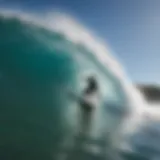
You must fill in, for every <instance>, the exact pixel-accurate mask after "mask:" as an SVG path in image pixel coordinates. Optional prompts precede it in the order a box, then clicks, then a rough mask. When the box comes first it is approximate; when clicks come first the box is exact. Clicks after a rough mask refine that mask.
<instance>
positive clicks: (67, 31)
mask: <svg viewBox="0 0 160 160" xmlns="http://www.w3.org/2000/svg"><path fill="white" fill-rule="evenodd" d="M0 16H3V17H6V18H13V17H16V18H18V19H20V20H22V22H27V23H33V24H35V25H38V26H39V25H40V26H42V27H44V28H46V29H49V30H51V31H54V32H60V33H61V34H64V35H65V37H66V38H67V39H68V40H70V41H72V42H73V43H76V44H77V43H78V44H82V45H83V46H85V47H86V48H87V49H88V50H90V51H91V54H93V56H94V57H95V58H97V60H98V61H99V63H100V64H101V65H102V66H103V67H104V68H109V69H110V71H111V72H112V74H113V75H114V76H115V77H116V78H117V79H118V80H119V81H120V83H121V84H122V85H123V87H124V89H125V91H126V93H127V95H128V99H129V100H130V103H131V105H132V106H133V107H132V113H131V115H130V116H129V117H127V121H126V123H125V124H124V126H125V132H131V131H133V130H134V129H135V128H136V127H137V123H139V122H140V121H141V119H142V116H141V115H142V114H143V112H144V110H145V107H146V102H145V100H144V98H143V96H142V94H141V93H140V92H139V91H138V90H137V89H136V88H135V87H134V85H133V84H132V82H131V81H130V80H129V79H128V78H127V76H126V75H125V73H124V72H123V69H122V67H121V65H120V64H119V63H118V61H117V60H116V58H114V57H113V55H111V54H110V52H111V51H110V50H109V47H106V46H107V45H106V44H105V43H103V42H102V41H100V40H99V38H98V37H96V36H93V34H92V33H90V32H91V31H90V30H87V29H86V28H84V27H83V26H82V25H81V24H79V23H78V22H77V21H76V19H75V18H72V17H71V16H68V15H66V14H63V13H60V12H47V13H46V14H44V15H38V14H30V13H24V12H22V11H20V10H10V9H0Z"/></svg>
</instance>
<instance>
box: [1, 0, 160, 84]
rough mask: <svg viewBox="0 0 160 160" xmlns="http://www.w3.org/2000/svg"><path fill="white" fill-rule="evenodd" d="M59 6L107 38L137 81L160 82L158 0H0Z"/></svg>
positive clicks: (37, 8)
mask: <svg viewBox="0 0 160 160" xmlns="http://www.w3.org/2000/svg"><path fill="white" fill-rule="evenodd" d="M4 7H7V8H8V7H9V8H14V9H15V8H18V9H23V10H27V11H33V12H41V13H42V12H46V11H52V10H54V9H59V10H61V11H63V12H64V13H69V14H71V15H73V16H74V17H76V18H77V19H78V20H80V22H82V23H83V24H84V25H85V26H87V28H90V29H91V30H92V31H94V32H95V33H96V35H98V36H99V37H101V38H102V39H103V40H104V41H106V42H107V43H108V44H109V46H110V48H111V49H112V50H113V51H114V53H115V55H116V57H118V58H119V59H120V62H121V63H122V65H123V66H124V67H125V69H126V71H127V74H128V76H129V77H130V78H131V79H132V80H133V81H134V82H137V83H158V84H160V73H159V70H160V30H159V29H160V1H159V0H0V8H4Z"/></svg>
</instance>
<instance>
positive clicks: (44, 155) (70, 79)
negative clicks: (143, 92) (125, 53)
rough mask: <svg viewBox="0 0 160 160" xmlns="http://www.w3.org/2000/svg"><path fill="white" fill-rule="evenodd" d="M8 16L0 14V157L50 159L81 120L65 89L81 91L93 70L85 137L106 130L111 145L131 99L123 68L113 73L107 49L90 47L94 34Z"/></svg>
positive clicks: (113, 64) (94, 136)
mask: <svg viewBox="0 0 160 160" xmlns="http://www.w3.org/2000/svg"><path fill="white" fill-rule="evenodd" d="M12 15H13V14H6V13H5V14H4V13H3V14H1V15H0V106H1V107H0V114H1V116H0V118H1V122H0V123H1V130H2V132H1V133H0V141H1V144H0V147H1V148H2V150H1V151H2V152H1V153H0V156H1V157H2V159H7V158H8V159H39V160H40V159H46V160H47V159H53V157H54V155H55V153H57V152H58V151H57V149H58V146H59V145H60V144H61V143H63V142H62V141H63V140H64V141H65V140H66V139H69V140H71V141H72V140H73V137H74V136H76V133H77V131H78V128H79V124H80V121H79V120H80V117H81V115H80V109H79V108H80V107H79V105H78V103H77V102H75V101H73V100H72V99H70V98H68V92H67V91H68V89H71V90H72V91H74V92H75V93H77V94H79V93H80V92H81V91H82V90H83V88H84V87H85V79H86V77H88V76H90V75H92V74H93V75H95V77H96V78H97V81H98V83H99V86H100V90H101V100H99V102H98V104H99V107H98V109H97V110H96V112H95V115H94V118H93V120H92V125H91V133H90V135H89V137H90V138H91V139H107V136H105V137H103V135H104V132H105V131H106V130H107V133H109V134H108V137H109V139H110V140H111V143H112V144H114V142H115V141H118V138H119V137H118V135H119V128H120V122H121V121H123V119H124V117H125V116H124V114H123V113H126V112H128V110H130V108H131V107H130V105H131V102H132V101H131V100H134V98H133V96H132V94H130V96H129V95H128V93H129V92H128V91H129V89H128V91H127V89H126V88H127V87H128V83H127V82H125V84H127V85H123V83H124V82H123V80H122V78H123V74H119V73H120V72H121V70H119V72H118V74H117V73H115V67H117V66H118V63H117V62H116V60H112V58H110V59H108V63H106V62H104V60H103V59H105V58H106V57H105V56H106V55H107V54H108V53H105V54H101V53H102V52H104V49H101V51H102V52H99V53H97V51H99V50H98V48H99V47H101V45H98V47H97V48H94V49H91V48H92V46H91V45H90V44H89V41H90V42H92V38H91V37H89V36H88V34H87V35H86V34H85V33H84V32H82V33H80V32H78V31H77V30H72V34H71V32H66V31H65V30H63V28H65V27H64V25H63V23H60V26H61V27H58V26H57V25H54V27H53V25H51V23H48V24H46V26H45V25H42V23H37V22H36V20H33V19H32V18H30V19H29V20H28V18H26V19H25V18H23V16H21V17H20V16H17V15H18V14H17V15H14V16H12ZM24 17H25V16H24ZM63 20H64V19H63ZM41 22H42V21H41ZM55 22H56V21H55ZM55 22H54V24H56V23H55ZM63 22H64V21H63ZM66 28H67V26H66ZM66 28H65V29H66ZM68 28H69V27H68ZM77 28H78V27H77ZM70 29H71V28H70ZM66 33H67V34H66ZM69 33H70V34H69ZM74 33H79V34H80V35H82V37H83V38H85V39H87V38H88V37H89V40H88V42H84V41H85V40H83V39H82V40H80V39H78V40H77V41H76V40H75V39H77V37H76V34H75V35H74ZM86 37H87V38H86ZM83 42H84V43H83ZM94 43H96V42H93V44H94ZM85 44H86V45H85ZM96 45H97V44H96ZM93 46H95V45H93ZM101 48H104V47H101ZM97 55H101V57H99V56H97ZM117 68H119V67H117ZM121 75H122V76H121ZM130 88H132V87H130ZM130 99H131V100H130ZM132 105H133V104H132ZM139 105H140V102H139ZM106 106H110V107H109V108H107V107H106ZM8 153H10V154H8ZM24 157H25V158H24ZM54 159H55V157H54Z"/></svg>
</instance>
